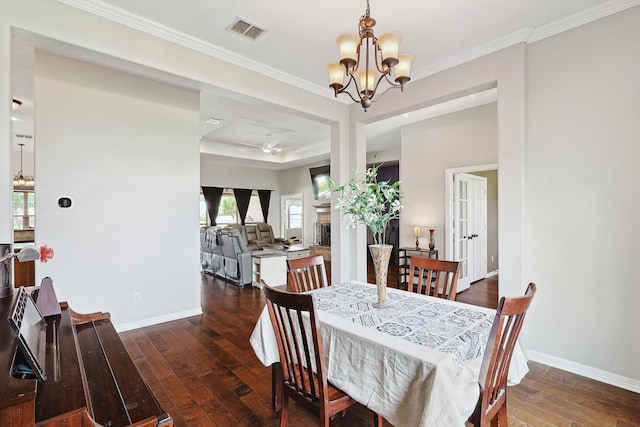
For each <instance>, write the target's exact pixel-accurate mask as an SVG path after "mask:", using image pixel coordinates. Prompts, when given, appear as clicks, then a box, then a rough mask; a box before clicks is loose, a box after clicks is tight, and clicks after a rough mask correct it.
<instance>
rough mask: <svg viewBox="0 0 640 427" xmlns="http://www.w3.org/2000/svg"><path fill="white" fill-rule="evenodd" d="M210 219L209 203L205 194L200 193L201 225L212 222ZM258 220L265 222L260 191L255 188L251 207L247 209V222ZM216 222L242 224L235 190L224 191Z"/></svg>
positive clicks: (252, 222)
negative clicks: (205, 198)
mask: <svg viewBox="0 0 640 427" xmlns="http://www.w3.org/2000/svg"><path fill="white" fill-rule="evenodd" d="M208 219H209V214H208V213H207V203H206V201H205V200H204V195H203V194H202V193H200V225H203V226H206V225H208V224H210V221H209V220H208ZM258 222H264V215H262V205H261V204H260V197H258V192H257V191H255V190H254V191H253V192H252V193H251V200H250V201H249V209H248V210H247V217H246V218H245V223H247V224H255V223H258ZM216 224H218V225H224V224H240V215H239V214H238V206H237V205H236V197H235V195H234V194H233V190H230V189H225V191H224V193H222V198H221V199H220V207H219V209H218V217H217V218H216Z"/></svg>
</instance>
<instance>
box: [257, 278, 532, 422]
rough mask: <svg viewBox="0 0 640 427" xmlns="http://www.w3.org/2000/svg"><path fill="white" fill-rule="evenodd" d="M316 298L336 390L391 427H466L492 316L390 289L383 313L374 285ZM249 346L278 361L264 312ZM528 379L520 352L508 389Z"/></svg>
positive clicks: (345, 287)
mask: <svg viewBox="0 0 640 427" xmlns="http://www.w3.org/2000/svg"><path fill="white" fill-rule="evenodd" d="M311 293H312V294H313V296H314V301H315V303H316V307H317V310H318V318H319V321H320V328H321V333H322V340H323V346H324V354H325V357H326V358H327V361H326V362H327V377H328V379H329V381H330V382H331V383H332V384H334V385H335V386H336V387H338V388H340V389H342V390H344V392H346V393H347V394H349V395H350V396H352V397H353V398H354V399H355V400H357V401H358V402H360V403H361V404H363V405H365V406H367V407H368V408H370V409H372V410H373V411H375V412H377V413H379V414H381V415H382V416H384V417H385V419H386V420H387V421H389V422H390V423H391V424H393V425H394V426H425V427H427V426H434V427H441V426H447V427H449V426H464V423H465V421H466V420H467V419H468V417H469V415H471V413H472V412H473V409H474V407H475V405H476V402H477V399H478V394H479V390H478V375H479V371H480V364H481V362H482V355H483V354H484V349H485V346H486V343H487V339H488V336H489V332H490V329H491V324H492V322H493V318H494V316H495V310H490V309H485V308H482V307H477V306H472V305H468V304H463V303H459V302H454V301H448V300H443V299H437V298H433V297H427V296H424V295H418V294H415V293H409V292H406V291H401V290H397V289H391V288H389V289H388V290H387V304H388V306H387V307H385V308H383V309H379V308H375V307H374V305H373V304H374V303H375V302H376V299H377V293H376V287H375V285H370V284H366V283H359V282H348V283H344V284H336V285H333V286H329V287H326V288H322V289H318V290H315V291H311ZM250 341H251V346H252V347H253V349H254V352H255V353H256V356H257V357H258V359H260V361H261V362H262V363H263V364H264V365H265V366H269V365H271V364H273V363H275V362H278V361H279V355H278V348H277V345H276V341H275V336H274V333H273V329H272V326H271V322H270V320H269V314H268V312H267V310H266V307H265V309H264V310H263V312H262V314H261V316H260V318H259V319H258V322H257V324H256V327H255V329H254V331H253V333H252V335H251V339H250ZM527 372H528V367H527V364H526V360H525V358H524V355H523V353H522V351H521V350H520V348H519V347H516V351H515V353H514V356H513V360H512V362H511V369H510V371H509V381H510V383H514V384H517V383H518V382H519V381H520V380H521V379H522V377H524V375H525V374H526V373H527Z"/></svg>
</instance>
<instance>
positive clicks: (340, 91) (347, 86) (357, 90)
mask: <svg viewBox="0 0 640 427" xmlns="http://www.w3.org/2000/svg"><path fill="white" fill-rule="evenodd" d="M351 82H353V85H354V86H355V88H356V93H357V94H358V98H359V99H356V98H354V96H353V94H352V93H351V92H349V91H348V90H347V89H348V88H349V86H351ZM338 93H345V94H347V95H349V98H351V99H352V100H353V102H360V101H362V97H360V88H359V87H358V79H356V78H355V77H354V76H353V74H349V81H347V84H346V85H344V87H343V88H342V89H340V90H338V91H337V92H336V96H337V94H338Z"/></svg>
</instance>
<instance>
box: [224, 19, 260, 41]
mask: <svg viewBox="0 0 640 427" xmlns="http://www.w3.org/2000/svg"><path fill="white" fill-rule="evenodd" d="M227 31H231V32H234V33H237V34H240V35H241V36H244V37H246V38H248V39H251V40H256V39H257V38H258V37H260V36H261V35H262V34H263V33H265V32H266V31H265V30H263V29H262V28H260V27H258V26H256V25H254V24H252V23H250V22H248V21H247V20H245V19H242V18H236V19H235V21H233V23H232V24H231V25H229V26H228V27H227Z"/></svg>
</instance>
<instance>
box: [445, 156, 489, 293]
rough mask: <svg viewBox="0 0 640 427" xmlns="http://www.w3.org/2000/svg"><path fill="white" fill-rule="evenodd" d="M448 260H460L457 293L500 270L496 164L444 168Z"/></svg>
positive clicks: (446, 250)
mask: <svg viewBox="0 0 640 427" xmlns="http://www.w3.org/2000/svg"><path fill="white" fill-rule="evenodd" d="M445 174H446V180H445V183H446V184H445V187H446V188H445V197H446V198H447V200H446V203H445V207H446V227H445V233H446V244H445V252H446V258H447V259H455V260H457V261H460V262H461V266H460V279H459V282H458V292H461V291H463V290H466V289H468V288H469V287H470V285H471V284H472V283H474V282H476V281H478V280H481V279H485V278H487V277H491V276H495V275H497V273H498V267H497V266H498V243H497V242H498V227H497V224H498V218H497V205H498V200H497V192H498V189H497V175H498V174H497V165H480V166H472V167H466V168H457V169H447V170H446V171H445Z"/></svg>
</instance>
